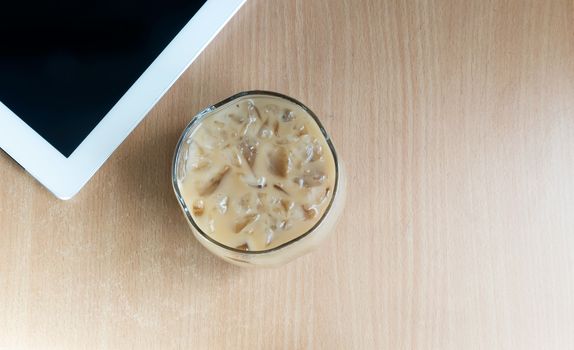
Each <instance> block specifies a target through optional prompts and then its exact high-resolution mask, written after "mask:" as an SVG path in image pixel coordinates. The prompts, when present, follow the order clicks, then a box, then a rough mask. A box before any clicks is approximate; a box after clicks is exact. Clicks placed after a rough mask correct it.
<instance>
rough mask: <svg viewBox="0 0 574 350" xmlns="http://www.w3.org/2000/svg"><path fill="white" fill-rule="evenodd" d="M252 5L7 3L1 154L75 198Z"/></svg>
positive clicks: (0, 71)
mask: <svg viewBox="0 0 574 350" xmlns="http://www.w3.org/2000/svg"><path fill="white" fill-rule="evenodd" d="M244 2H245V0H203V1H189V0H187V1H186V0H163V1H152V0H138V1H136V0H114V1H112V0H100V1H90V2H83V1H77V0H55V1H41V0H33V1H27V2H24V1H10V2H6V3H3V4H1V5H0V148H2V149H3V150H4V151H5V152H6V153H8V154H9V155H10V156H11V157H12V158H13V159H14V160H15V161H17V162H18V163H19V164H20V165H21V166H22V167H23V168H24V169H26V171H28V172H29V173H30V174H31V175H32V176H34V177H35V178H36V179H37V180H38V181H40V183H42V184H43V185H44V186H46V187H47V188H48V189H49V190H50V191H51V192H52V193H54V194H55V195H56V196H57V197H58V198H61V199H69V198H71V197H72V196H74V195H75V194H76V193H77V192H78V191H79V190H80V189H81V188H82V186H83V185H84V184H85V183H86V182H87V181H88V180H89V179H90V177H91V176H92V175H93V174H94V173H95V172H96V171H97V169H98V168H99V167H100V166H101V165H102V164H103V163H104V161H105V160H106V159H107V158H108V157H109V156H110V155H111V153H112V152H113V151H114V150H115V149H116V148H117V147H118V146H119V145H120V143H121V142H122V141H123V140H124V139H125V138H126V137H127V136H128V134H129V133H130V132H131V131H132V130H133V129H134V128H135V127H136V126H137V124H138V123H139V122H140V121H141V120H142V119H143V117H144V116H145V115H146V114H147V112H148V111H149V110H150V109H151V108H152V107H153V105H154V104H155V103H156V102H157V101H158V100H159V99H160V97H161V96H162V95H163V94H164V93H165V92H166V90H167V89H168V88H169V87H170V86H171V85H172V84H173V82H174V81H175V80H176V79H177V78H178V77H179V76H180V75H181V74H182V73H183V71H184V70H185V69H186V68H187V67H188V66H189V64H191V62H192V61H193V60H194V59H195V58H196V57H197V56H198V55H199V54H200V52H201V51H202V50H203V48H204V47H205V46H206V45H207V44H208V43H209V42H210V41H211V39H212V38H213V37H214V36H215V35H216V34H217V32H218V31H219V30H220V29H221V28H222V27H223V26H224V24H225V23H226V22H227V21H228V20H229V19H230V18H231V17H232V16H233V14H234V13H235V12H236V11H237V10H238V9H239V8H240V7H241V5H242V4H243V3H244Z"/></svg>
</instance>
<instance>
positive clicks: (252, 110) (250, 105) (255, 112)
mask: <svg viewBox="0 0 574 350" xmlns="http://www.w3.org/2000/svg"><path fill="white" fill-rule="evenodd" d="M247 113H248V114H249V117H250V118H252V117H253V118H257V119H259V120H262V119H261V113H259V109H258V108H257V106H255V103H254V102H253V101H252V100H249V101H248V102H247Z"/></svg>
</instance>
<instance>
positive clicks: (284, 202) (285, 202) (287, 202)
mask: <svg viewBox="0 0 574 350" xmlns="http://www.w3.org/2000/svg"><path fill="white" fill-rule="evenodd" d="M293 205H295V203H293V201H291V200H289V199H282V200H281V206H282V207H283V210H285V212H287V213H288V212H289V211H290V210H291V209H292V208H293Z"/></svg>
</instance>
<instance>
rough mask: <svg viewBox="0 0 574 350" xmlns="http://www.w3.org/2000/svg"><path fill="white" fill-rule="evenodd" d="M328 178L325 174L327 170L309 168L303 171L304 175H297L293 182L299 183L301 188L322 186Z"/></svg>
mask: <svg viewBox="0 0 574 350" xmlns="http://www.w3.org/2000/svg"><path fill="white" fill-rule="evenodd" d="M326 179H327V176H326V175H325V172H323V171H322V170H319V169H313V170H310V169H307V170H305V171H304V172H303V176H299V177H295V178H294V179H293V182H295V183H296V184H298V185H299V187H301V188H303V187H316V186H321V185H322V184H323V183H324V182H325V180H326Z"/></svg>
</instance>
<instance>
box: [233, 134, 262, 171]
mask: <svg viewBox="0 0 574 350" xmlns="http://www.w3.org/2000/svg"><path fill="white" fill-rule="evenodd" d="M257 146H259V143H258V142H257V141H255V140H253V139H251V138H243V140H242V141H241V142H240V143H239V146H238V147H239V152H240V153H241V155H242V156H243V158H244V159H245V161H246V162H247V164H249V167H250V168H251V169H253V165H254V164H255V158H256V157H257Z"/></svg>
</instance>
